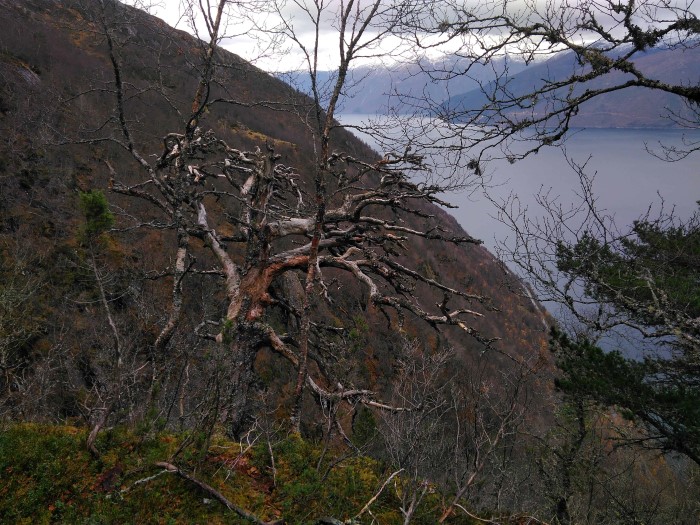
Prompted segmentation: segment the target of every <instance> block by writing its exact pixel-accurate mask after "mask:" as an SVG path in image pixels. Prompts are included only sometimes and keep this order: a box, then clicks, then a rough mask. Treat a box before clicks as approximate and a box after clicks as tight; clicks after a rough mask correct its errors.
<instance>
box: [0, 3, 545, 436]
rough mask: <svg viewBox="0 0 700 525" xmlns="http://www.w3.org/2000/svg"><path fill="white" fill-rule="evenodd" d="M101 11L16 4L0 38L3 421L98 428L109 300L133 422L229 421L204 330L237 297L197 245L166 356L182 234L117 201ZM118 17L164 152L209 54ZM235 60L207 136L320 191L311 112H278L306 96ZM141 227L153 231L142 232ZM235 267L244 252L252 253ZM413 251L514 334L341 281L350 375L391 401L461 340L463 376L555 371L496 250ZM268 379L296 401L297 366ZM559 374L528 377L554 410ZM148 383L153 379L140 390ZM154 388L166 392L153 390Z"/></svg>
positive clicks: (3, 19) (134, 115) (146, 132)
mask: <svg viewBox="0 0 700 525" xmlns="http://www.w3.org/2000/svg"><path fill="white" fill-rule="evenodd" d="M93 5H94V4H93V3H90V2H80V1H60V0H26V1H23V2H15V1H13V0H0V24H1V25H2V27H4V28H5V30H4V31H3V32H2V34H1V35H0V49H1V51H0V82H1V84H0V130H1V134H2V142H1V143H0V161H1V162H0V185H1V190H0V191H1V193H0V200H1V203H0V204H1V206H0V262H1V264H2V267H1V271H2V285H0V286H2V292H3V295H2V300H3V301H4V303H3V308H2V310H1V311H0V315H1V317H0V328H1V329H2V330H3V332H4V333H3V336H4V340H5V343H4V344H5V346H4V347H3V353H2V359H3V362H2V363H0V365H1V367H2V370H3V377H1V378H0V386H1V388H0V390H1V392H2V393H1V394H0V396H1V397H0V400H1V402H2V405H1V409H0V410H1V413H2V416H3V417H8V416H9V417H19V418H28V419H43V420H65V419H66V418H78V419H84V420H89V419H90V418H91V417H94V413H95V409H94V408H90V406H93V407H94V406H96V405H95V403H97V401H95V399H99V394H95V392H96V391H97V390H96V387H95V385H96V382H97V378H99V377H100V376H104V375H105V374H106V373H107V372H106V371H107V370H108V364H107V361H108V356H106V355H105V350H104V349H105V348H107V347H109V345H110V344H111V343H110V340H111V339H112V337H113V336H112V334H111V332H110V324H111V321H112V320H110V319H107V318H106V317H105V315H104V311H103V309H102V307H101V304H102V303H103V302H104V301H103V300H104V299H106V300H108V301H109V303H110V305H112V309H113V312H114V319H115V322H114V324H115V325H116V329H118V330H116V329H114V330H112V331H113V332H116V331H119V332H120V333H122V334H126V335H125V336H123V337H122V339H123V340H122V344H124V345H128V346H129V348H132V349H133V353H132V354H130V355H131V356H132V359H133V370H134V376H133V378H132V380H133V383H130V390H129V391H128V393H127V394H124V398H123V399H121V398H120V399H121V400H120V403H123V405H122V406H124V407H126V406H128V407H131V409H130V410H126V409H125V411H124V412H123V413H119V414H117V417H119V418H122V419H124V420H139V419H144V418H145V419H148V420H149V421H157V422H158V425H160V426H173V425H181V426H182V425H184V426H187V425H189V424H194V423H197V424H205V423H206V422H207V421H210V420H211V418H213V417H214V418H215V416H212V415H211V414H208V413H205V412H204V411H203V410H202V409H201V408H200V407H201V406H202V404H203V402H204V401H203V400H205V399H207V398H208V397H207V396H212V395H215V393H214V391H213V389H214V386H212V384H213V383H211V380H212V377H219V376H217V374H224V373H228V372H226V369H225V368H222V367H223V366H224V365H223V364H222V363H225V362H226V354H225V351H223V350H222V349H221V348H220V347H219V346H217V345H216V344H215V343H213V342H212V341H209V340H206V339H201V338H198V337H197V336H196V335H195V333H194V332H195V328H196V327H197V326H200V325H202V323H204V321H203V320H205V319H208V318H209V319H211V318H214V319H216V318H218V319H222V317H223V315H224V311H225V308H224V302H223V298H222V294H221V292H220V291H218V289H217V288H216V287H215V286H214V285H213V284H212V283H211V280H209V281H208V280H207V279H208V278H209V277H207V274H206V264H207V262H208V259H207V257H209V256H207V255H206V254H205V252H204V250H203V251H202V252H201V254H200V253H199V252H198V254H197V256H196V257H197V259H195V258H193V259H192V261H191V264H193V265H194V264H195V262H196V263H197V264H199V265H201V268H202V271H201V275H198V276H192V278H191V279H190V280H187V281H185V282H184V284H183V286H184V287H185V288H186V291H187V292H188V295H187V297H188V299H187V303H186V305H185V314H184V321H183V323H182V325H181V326H180V329H179V331H178V332H177V334H176V335H175V336H174V338H173V339H172V341H171V342H170V346H169V347H168V348H167V351H166V352H164V353H157V352H156V351H155V350H154V348H155V345H156V338H157V335H158V332H159V330H160V327H161V326H163V324H165V321H166V320H167V319H166V317H167V316H166V313H165V307H164V306H163V305H164V304H166V302H167V300H168V299H169V296H170V293H171V292H170V288H169V286H168V285H169V283H170V282H172V272H171V271H170V270H169V268H170V267H171V265H172V264H173V261H172V260H171V257H172V256H171V252H170V251H169V250H168V249H166V247H167V246H171V245H172V244H173V242H174V234H173V232H172V231H169V230H168V228H167V224H163V223H161V222H159V220H160V219H159V218H158V216H157V214H156V213H155V212H154V211H153V210H150V209H148V208H147V207H146V206H144V204H143V203H142V202H141V201H139V200H137V199H131V198H127V197H124V196H121V195H118V194H116V193H113V192H110V191H109V185H110V179H111V177H112V176H113V173H114V172H117V173H119V174H120V175H122V176H123V177H124V180H126V181H127V182H128V183H131V184H138V183H139V182H140V180H141V179H140V178H139V177H140V175H139V173H138V171H137V170H136V169H134V167H133V164H130V163H129V156H128V154H127V152H125V151H124V149H120V148H115V147H113V146H112V145H110V142H109V141H108V140H107V139H106V138H104V139H103V138H101V135H100V133H101V131H102V130H103V129H106V128H107V127H108V125H109V124H110V123H113V122H114V121H115V120H117V119H118V118H120V116H119V115H118V114H116V113H115V111H114V101H115V97H116V93H115V90H114V84H113V79H114V74H113V71H112V66H111V63H110V59H109V55H108V53H107V51H108V48H107V42H106V40H105V38H104V34H103V33H102V32H101V28H100V19H99V16H97V15H96V13H95V12H94V11H92V7H91V6H93ZM116 13H117V14H118V15H119V17H123V18H120V24H121V25H120V26H119V27H118V28H117V29H116V30H115V34H116V35H118V36H119V38H121V39H123V42H124V47H123V50H122V51H121V52H122V53H123V54H122V56H121V58H122V59H123V60H124V62H123V63H124V70H123V73H124V74H125V75H127V76H128V79H127V80H126V82H125V86H127V87H128V90H127V97H126V102H125V104H126V105H127V107H128V108H129V115H128V118H129V122H130V125H131V127H132V129H133V130H134V136H133V137H132V138H133V140H138V141H140V143H142V144H146V145H148V147H149V148H150V150H148V151H147V153H148V155H150V156H157V155H158V152H159V151H160V149H159V148H160V147H161V144H162V140H163V139H162V137H163V130H164V129H165V130H168V129H178V126H180V127H181V126H182V125H183V122H182V118H183V117H182V115H183V114H184V115H186V114H187V107H188V104H190V103H191V102H190V101H191V97H192V94H193V93H194V92H195V90H196V87H197V78H196V76H195V75H193V73H192V71H193V70H194V69H196V63H195V64H194V69H193V67H191V66H192V64H190V63H189V62H188V61H189V60H191V56H193V55H192V54H191V53H193V51H196V50H197V46H198V43H197V42H196V41H195V40H194V39H193V38H192V37H190V36H189V35H187V34H185V33H182V32H179V31H174V30H172V29H171V28H169V27H167V26H166V25H165V24H163V23H162V22H161V21H159V20H157V19H155V18H153V17H150V16H148V15H146V14H144V13H142V12H139V11H137V10H134V9H131V8H126V7H123V6H118V8H117V11H116ZM220 61H221V63H222V64H223V65H222V67H220V68H219V70H218V73H217V78H216V84H217V86H216V88H215V89H214V90H213V92H212V93H211V98H212V99H213V98H217V97H220V98H222V99H228V98H235V100H236V102H235V103H232V104H222V105H220V106H216V108H215V110H212V111H210V112H208V113H207V114H206V117H205V121H203V123H202V126H203V127H205V128H210V129H213V130H214V131H215V132H216V133H217V135H218V136H220V137H223V138H224V139H225V140H226V141H227V142H229V143H230V144H232V145H234V146H235V147H237V148H241V149H243V148H251V149H254V148H255V147H260V148H263V149H264V148H265V145H266V144H272V145H274V148H275V151H276V152H277V153H279V154H280V155H281V156H282V161H283V162H284V163H285V164H287V165H291V166H295V167H296V169H297V170H298V172H299V173H300V174H301V175H302V182H303V183H304V184H307V185H311V184H312V181H311V180H310V178H309V176H308V175H306V174H307V173H309V172H311V171H312V169H311V168H312V166H311V165H310V164H311V159H312V158H313V156H312V151H313V140H312V137H311V136H310V133H309V131H308V128H307V127H306V126H305V125H304V122H303V118H301V117H303V116H304V115H301V117H300V116H299V114H297V113H295V112H293V111H280V110H279V109H280V108H279V107H272V106H273V104H272V103H271V102H283V103H288V104H291V105H293V106H295V107H296V106H300V105H302V106H303V105H304V104H308V101H307V100H306V99H303V98H300V95H299V94H298V92H296V91H294V90H293V89H291V88H289V87H288V86H286V85H285V84H283V83H282V82H281V81H279V80H276V79H275V78H272V77H271V76H269V75H267V74H265V73H264V72H262V71H259V70H257V69H255V68H254V67H252V66H250V65H249V64H247V63H245V62H244V61H242V60H241V59H239V58H238V57H236V56H234V55H231V54H228V53H223V52H222V53H221V55H220ZM86 137H87V138H86ZM334 144H335V147H336V148H338V149H342V150H343V151H345V152H347V153H348V154H351V155H353V156H354V157H356V158H360V159H363V158H364V159H372V158H374V157H376V154H375V153H374V152H372V151H371V150H370V149H369V148H367V147H366V146H365V145H363V144H362V143H361V142H359V141H358V140H357V139H355V138H354V137H353V136H352V135H351V134H349V133H347V132H345V131H343V130H338V131H337V133H336V135H335V136H334ZM95 189H100V190H104V191H105V194H106V197H107V200H108V201H109V205H110V208H111V210H112V213H113V214H114V216H115V219H116V222H115V226H114V228H113V229H112V231H110V232H109V235H108V236H107V237H106V239H107V240H106V241H105V242H104V243H103V244H101V245H100V247H99V254H98V255H99V257H97V258H96V257H95V254H94V253H93V252H91V251H89V250H88V249H87V248H86V246H87V245H86V243H85V235H87V234H86V225H85V216H84V214H85V207H84V206H83V209H82V211H81V200H80V198H79V195H80V193H81V192H89V191H91V190H95ZM214 206H216V205H215V204H214ZM420 206H421V208H420V210H422V213H423V214H424V215H426V216H428V215H431V216H436V217H437V218H438V220H439V225H440V227H441V228H444V229H445V230H447V231H452V232H454V233H455V235H460V234H461V235H464V232H463V231H462V230H461V228H460V227H459V225H458V224H457V223H456V222H455V221H454V219H452V218H451V217H450V216H449V215H448V214H447V213H445V212H444V211H443V210H441V209H439V208H437V207H435V206H432V205H425V204H421V205H420ZM217 213H219V214H221V215H225V214H226V213H228V210H225V209H218V210H217ZM136 217H138V221H137V220H136V219H135V218H136ZM406 220H407V221H409V219H406ZM410 220H411V221H416V219H410ZM137 222H138V223H141V224H147V225H149V226H150V227H149V228H137V227H136V226H135V225H136V223H137ZM415 224H417V223H416V222H414V223H411V222H407V225H408V226H412V225H415ZM230 249H232V248H230ZM397 249H398V248H397ZM232 256H233V257H235V258H238V259H241V258H243V256H244V254H242V253H232ZM403 257H404V259H405V260H406V261H407V262H408V263H410V264H411V265H413V266H414V267H416V268H420V269H421V271H422V272H423V273H424V275H425V276H428V278H433V277H435V276H439V277H440V278H441V279H442V280H443V281H444V282H445V283H447V284H448V285H449V286H453V287H456V288H459V289H463V290H468V291H469V292H470V293H474V294H479V295H484V296H486V297H489V298H490V299H491V302H490V303H489V304H488V305H481V304H476V305H475V306H474V309H475V310H477V311H478V312H479V314H482V315H483V317H480V318H478V319H476V320H475V321H474V326H475V327H476V328H477V329H478V330H479V332H480V333H482V334H484V336H485V337H488V338H498V339H500V340H499V341H498V342H497V343H495V344H494V349H493V350H489V351H487V352H484V347H483V345H482V344H481V343H479V342H478V341H477V340H476V339H474V338H470V337H466V336H465V335H464V332H463V331H462V330H459V329H458V328H456V327H448V328H446V329H443V330H440V331H437V330H434V329H433V328H431V327H430V326H428V325H427V324H425V323H422V322H420V321H419V320H417V319H415V318H411V317H410V316H409V317H407V318H406V320H405V322H404V323H403V325H401V324H400V323H398V321H397V319H395V318H387V317H385V315H384V314H383V312H382V311H381V310H380V309H378V308H368V309H365V307H364V306H363V304H364V302H363V301H362V297H363V293H365V292H363V290H361V289H359V288H358V287H357V285H356V284H353V283H352V281H347V280H343V278H342V277H341V276H338V277H337V280H334V282H332V285H333V286H334V287H335V288H336V289H338V290H342V292H341V293H339V294H338V299H337V300H336V302H335V303H333V304H332V305H328V304H325V303H324V302H323V301H319V302H318V304H317V305H315V306H314V308H315V309H316V311H317V313H318V314H319V316H320V317H322V318H324V319H326V320H327V322H328V323H330V324H332V325H334V326H335V327H336V329H337V330H338V332H339V333H340V335H339V336H338V346H339V347H342V348H344V349H349V350H350V351H349V352H348V354H347V357H342V358H338V359H337V361H336V363H335V365H334V366H335V367H336V368H337V369H338V370H342V371H343V373H344V374H345V375H344V377H345V378H346V379H347V380H348V382H350V383H352V384H354V385H358V386H363V387H367V388H373V389H377V390H379V391H381V392H384V393H388V392H390V391H391V388H390V387H391V382H392V379H393V377H394V375H395V373H396V362H397V359H398V358H400V357H404V354H403V353H402V348H403V347H404V346H405V341H404V340H405V338H406V337H417V338H418V339H419V340H420V341H421V343H422V345H423V347H424V348H425V349H426V350H427V351H433V350H435V349H437V348H438V347H439V346H441V345H442V346H444V345H446V344H449V345H452V346H453V347H454V348H456V350H457V355H458V358H459V370H461V371H463V372H464V373H467V372H469V371H474V370H482V371H483V370H487V371H488V375H489V376H490V377H491V378H492V379H494V378H496V377H498V378H500V377H501V374H507V373H514V374H517V373H518V371H517V370H516V369H517V366H520V365H517V366H516V365H514V363H521V364H522V363H528V366H532V367H535V368H538V367H543V368H544V369H545V370H547V369H548V367H549V364H548V363H549V358H548V356H547V352H546V333H545V328H544V326H543V325H546V322H547V321H546V320H543V319H542V316H541V313H540V311H539V309H538V308H536V307H535V306H534V305H533V304H532V302H531V301H530V299H529V298H527V296H526V294H523V293H521V292H522V288H521V285H520V284H519V283H518V282H516V281H515V280H514V279H513V278H512V277H511V276H509V275H506V274H504V272H503V271H502V270H501V268H500V266H499V264H498V263H497V261H496V260H495V259H494V257H493V256H492V255H491V254H489V253H488V252H487V251H486V250H485V249H484V248H482V247H480V246H478V245H473V244H470V245H457V244H436V243H434V242H432V241H430V240H428V239H422V240H420V241H417V242H415V243H413V244H412V245H410V246H408V247H407V248H406V250H405V253H404V254H403ZM95 261H98V262H99V265H100V267H99V268H97V267H96V264H95ZM198 267H199V266H198ZM96 276H99V278H96ZM431 276H433V277H431ZM298 285H299V283H298V282H297V283H296V284H295V283H291V284H290V283H286V282H280V283H278V285H277V286H278V290H279V294H280V296H281V297H284V299H285V300H286V301H289V302H293V301H296V300H298V298H299V297H298V291H296V290H297V289H296V288H295V286H298ZM412 293H413V294H415V295H416V296H417V297H419V298H420V299H421V301H422V302H423V303H424V304H428V305H440V304H441V302H442V299H443V298H442V294H441V293H436V292H435V291H434V290H431V289H429V287H427V286H424V285H423V284H419V285H418V286H417V287H416V289H415V290H413V291H412ZM270 322H271V323H277V324H279V325H280V326H284V325H285V323H293V321H291V320H290V319H288V318H286V317H285V315H284V314H283V313H281V312H279V311H273V312H272V313H271V314H270ZM113 328H114V327H113ZM328 350H329V351H330V352H331V353H332V352H333V350H334V349H332V348H331V349H328ZM222 370H223V371H222ZM256 370H257V372H258V375H259V377H260V379H259V382H258V390H259V391H260V392H261V393H264V392H266V391H268V390H270V391H272V390H274V391H277V392H280V391H281V392H287V393H288V388H289V384H290V383H291V379H292V377H293V370H291V368H290V367H289V366H288V365H287V364H286V363H285V362H284V361H283V360H282V359H280V358H279V357H277V356H276V354H274V353H273V352H271V351H270V350H269V349H267V348H263V349H261V350H260V353H259V355H258V358H257V363H256ZM350 370H352V372H349V371H350ZM329 372H332V371H329ZM460 373H462V372H460ZM548 373H549V372H545V373H544V375H543V376H540V375H535V376H533V377H532V378H531V379H532V381H531V382H530V384H529V388H530V389H532V390H534V391H535V398H537V399H538V401H536V402H535V403H536V404H538V405H539V406H541V404H542V403H544V399H545V398H546V397H547V395H548V393H549V390H550V387H549V385H548V383H547V381H546V379H547V377H548ZM140 374H146V375H147V377H148V381H147V382H144V383H142V381H145V379H144V377H142V375H140ZM330 375H332V374H330ZM155 378H157V381H156V380H155ZM144 384H148V385H150V386H148V388H145V390H144V387H143V385H144ZM132 387H133V388H132ZM216 395H218V394H216ZM95 396H97V397H95ZM263 397H264V396H263ZM144 399H146V400H147V401H148V402H144ZM265 402H266V403H267V401H265ZM308 402H309V403H310V404H313V400H312V399H309V400H308ZM91 403H92V405H91ZM97 404H98V405H99V403H97ZM271 404H272V409H277V410H279V411H280V413H281V414H284V413H285V410H287V408H286V407H285V406H284V403H278V402H277V401H275V402H272V403H271ZM280 405H281V406H280ZM268 408H269V407H268ZM97 410H98V411H99V408H98V409H97ZM308 425H309V428H310V431H314V429H315V428H316V426H317V425H316V422H314V421H309V422H308ZM320 425H321V423H318V426H320Z"/></svg>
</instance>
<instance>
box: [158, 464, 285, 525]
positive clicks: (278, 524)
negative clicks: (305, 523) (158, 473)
mask: <svg viewBox="0 0 700 525" xmlns="http://www.w3.org/2000/svg"><path fill="white" fill-rule="evenodd" d="M155 465H156V467H161V468H164V469H165V470H167V471H168V472H172V473H173V474H177V475H178V476H180V477H181V478H183V479H186V480H187V481H189V482H190V483H194V484H195V485H197V486H198V487H199V488H200V489H202V490H203V491H204V492H206V493H208V494H209V495H211V496H213V497H214V498H215V499H217V500H219V501H220V502H221V503H222V504H223V505H224V506H225V507H226V508H227V509H229V510H231V511H233V512H235V513H236V514H238V515H239V516H240V517H241V518H243V519H246V520H248V521H250V522H252V523H255V524H256V525H284V520H275V521H270V522H268V521H263V520H261V519H260V518H258V517H257V516H255V515H253V514H251V513H250V512H248V511H247V510H245V509H242V508H241V507H239V506H238V505H235V504H234V503H232V502H231V501H229V499H228V498H227V497H226V496H224V495H223V494H222V493H221V492H219V491H218V490H216V489H215V488H214V487H212V486H211V485H207V484H206V483H204V482H203V481H200V480H198V479H197V478H195V477H193V476H191V475H189V474H188V473H187V472H185V471H183V470H181V469H180V468H178V467H176V466H175V465H173V464H172V463H168V462H166V461H158V462H156V464H155Z"/></svg>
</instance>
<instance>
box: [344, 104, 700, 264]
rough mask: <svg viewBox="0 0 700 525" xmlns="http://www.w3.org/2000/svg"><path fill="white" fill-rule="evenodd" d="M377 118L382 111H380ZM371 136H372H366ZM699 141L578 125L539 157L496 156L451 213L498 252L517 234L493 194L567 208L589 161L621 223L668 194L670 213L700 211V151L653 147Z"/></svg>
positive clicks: (531, 206) (599, 193)
mask: <svg viewBox="0 0 700 525" xmlns="http://www.w3.org/2000/svg"><path fill="white" fill-rule="evenodd" d="M368 118H369V116H368V115H343V116H341V118H340V121H341V122H342V123H343V124H360V123H361V122H366V121H367V119H368ZM373 118H376V117H373ZM359 136H360V138H361V139H363V140H365V141H367V142H370V144H371V138H370V137H368V136H366V135H365V136H363V135H359ZM684 138H685V140H686V141H690V142H700V130H690V131H689V130H679V129H587V130H576V131H574V132H573V133H572V134H571V135H570V136H569V138H568V139H567V140H566V142H565V144H564V147H565V151H566V155H565V153H564V151H562V149H560V148H557V147H549V148H542V149H541V150H540V152H539V153H538V154H536V155H530V156H529V157H526V158H525V159H523V160H521V161H518V162H515V163H514V164H509V163H508V162H507V161H505V160H503V161H494V162H491V163H489V164H488V165H487V166H486V175H487V179H488V180H489V183H488V186H487V187H486V188H478V189H476V190H474V191H472V192H469V193H467V192H461V193H450V194H448V195H446V200H447V201H449V202H450V203H452V204H454V205H456V206H458V208H457V209H452V210H450V213H451V214H452V215H453V216H454V217H455V218H456V219H457V220H458V221H459V223H460V224H461V225H462V227H463V228H464V229H465V230H466V231H467V232H468V233H469V234H471V235H473V236H474V237H477V238H479V239H481V240H482V241H484V244H485V246H486V247H487V248H489V249H490V250H491V251H494V250H495V248H496V247H497V246H498V245H499V243H501V242H507V239H508V237H509V236H510V237H512V232H511V231H510V229H509V228H508V227H507V226H506V225H504V224H502V223H501V222H500V221H499V220H498V219H497V218H496V215H497V210H496V208H495V207H494V205H493V204H492V203H491V202H490V200H489V199H488V198H487V197H486V195H485V193H488V195H489V197H490V198H491V199H493V200H496V201H500V200H503V199H507V198H508V197H509V195H511V194H512V195H517V196H518V199H519V201H520V207H521V208H522V209H524V208H527V209H528V215H529V216H530V217H533V218H534V217H536V216H538V214H541V209H540V207H539V205H538V204H537V195H538V194H541V193H543V192H544V193H547V192H548V193H549V196H550V197H556V198H557V199H558V201H559V202H560V203H561V204H562V206H564V207H567V206H569V205H571V204H573V203H578V202H580V194H581V185H580V181H579V175H578V174H577V172H576V171H575V170H574V169H573V168H572V167H571V166H570V165H569V163H568V162H567V157H569V159H571V160H573V161H574V162H575V163H576V164H578V165H583V164H584V163H585V164H586V168H585V173H586V175H587V176H589V177H593V179H594V182H593V191H594V194H595V197H596V199H597V207H598V208H599V209H600V210H601V211H603V210H604V212H605V213H607V214H609V215H612V216H614V218H615V223H616V224H617V226H618V227H620V228H621V229H624V227H625V226H627V225H629V224H631V223H632V221H634V220H635V219H637V218H639V217H640V216H641V215H642V214H644V213H645V212H646V211H647V209H648V208H649V206H650V205H652V207H653V211H652V217H653V213H655V212H658V211H659V207H660V205H661V202H662V199H663V206H664V209H665V210H666V211H669V212H670V211H671V209H672V208H673V209H674V213H675V214H676V215H677V216H678V217H680V218H687V217H689V216H690V215H691V214H692V213H693V212H694V211H696V210H697V209H698V205H697V203H696V201H698V200H700V151H699V152H697V153H695V154H691V155H690V156H689V157H687V158H686V159H684V160H681V161H678V162H666V161H663V160H660V159H659V158H656V157H654V156H653V155H651V154H650V153H649V152H648V151H647V148H648V149H651V150H656V151H658V152H661V144H663V145H666V146H677V147H682V145H683V140H684Z"/></svg>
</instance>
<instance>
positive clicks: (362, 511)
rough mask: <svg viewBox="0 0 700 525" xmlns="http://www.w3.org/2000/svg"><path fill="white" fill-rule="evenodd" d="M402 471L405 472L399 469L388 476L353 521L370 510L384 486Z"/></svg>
mask: <svg viewBox="0 0 700 525" xmlns="http://www.w3.org/2000/svg"><path fill="white" fill-rule="evenodd" d="M401 472H403V469H399V470H397V471H396V472H393V473H392V474H391V476H389V477H388V478H386V480H384V483H382V486H381V487H379V490H378V491H377V493H376V494H375V495H374V496H372V498H371V499H370V500H369V501H368V502H367V504H366V505H365V506H364V507H362V510H361V511H360V512H358V513H357V515H356V516H355V517H354V518H353V519H352V521H354V520H356V519H357V518H359V517H360V516H362V515H363V514H364V513H365V512H367V511H368V510H369V508H370V506H371V505H372V504H373V503H374V502H375V501H377V498H378V497H379V496H380V495H381V493H382V491H383V490H384V487H386V486H387V484H388V483H389V482H390V481H391V480H392V479H394V478H395V477H396V476H398V475H399V474H400V473H401Z"/></svg>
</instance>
